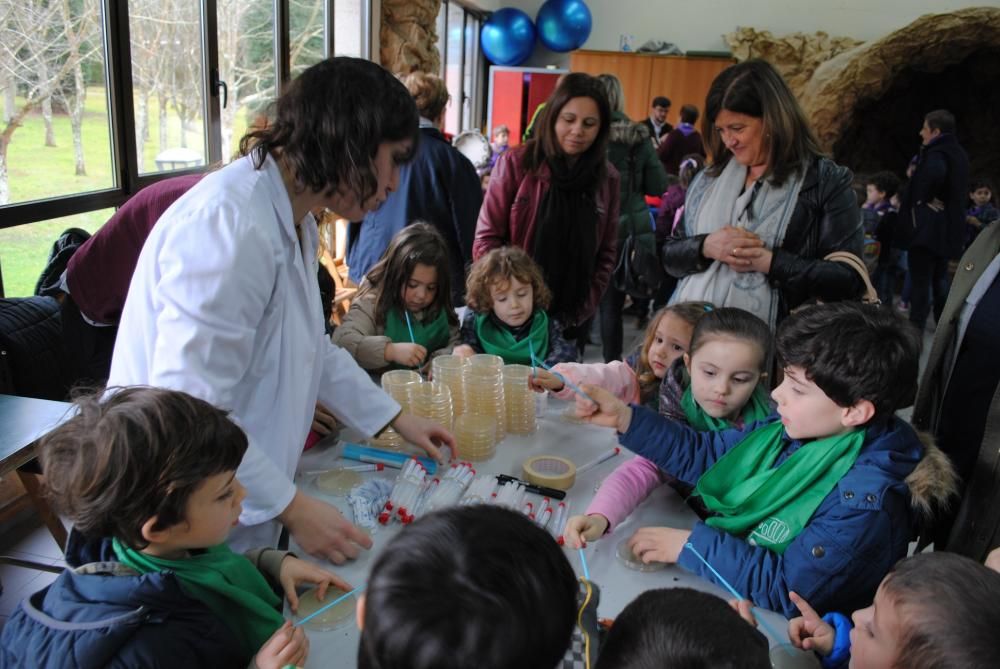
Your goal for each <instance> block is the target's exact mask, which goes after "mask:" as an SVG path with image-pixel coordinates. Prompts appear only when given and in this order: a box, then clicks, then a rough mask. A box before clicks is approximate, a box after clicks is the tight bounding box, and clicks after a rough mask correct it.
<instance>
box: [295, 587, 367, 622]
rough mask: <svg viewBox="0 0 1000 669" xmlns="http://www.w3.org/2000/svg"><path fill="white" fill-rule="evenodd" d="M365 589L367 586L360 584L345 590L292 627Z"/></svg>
mask: <svg viewBox="0 0 1000 669" xmlns="http://www.w3.org/2000/svg"><path fill="white" fill-rule="evenodd" d="M364 589H365V586H363V585H359V586H358V587H356V588H354V590H351V591H350V592H345V593H344V594H342V595H341V596H340V597H337V598H336V599H335V600H333V601H332V602H330V603H329V604H324V605H323V606H321V607H320V608H318V609H316V610H315V611H313V612H312V613H310V614H309V615H307V616H306V617H305V618H302V619H301V620H299V621H298V622H296V623H294V624H293V625H292V627H298V626H299V625H303V624H305V623H307V622H309V621H310V620H312V619H313V618H315V617H316V616H318V615H319V614H321V613H323V612H324V611H326V610H327V609H329V608H331V607H333V606H336V605H337V604H340V603H341V602H342V601H344V600H345V599H347V598H348V597H350V596H351V595H354V594H357V593H359V592H361V591H362V590H364Z"/></svg>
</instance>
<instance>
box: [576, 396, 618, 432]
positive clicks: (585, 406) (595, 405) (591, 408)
mask: <svg viewBox="0 0 1000 669" xmlns="http://www.w3.org/2000/svg"><path fill="white" fill-rule="evenodd" d="M581 390H583V392H585V393H587V395H588V396H589V397H590V400H591V401H588V400H587V399H586V398H580V399H583V401H582V402H577V404H576V415H577V416H578V417H580V418H582V419H583V420H584V421H585V422H587V423H593V424H594V425H603V426H604V427H613V428H615V429H616V430H618V431H619V432H621V433H624V432H627V431H628V426H629V425H631V424H632V407H630V406H629V405H627V404H625V403H624V402H622V401H621V400H620V399H618V398H617V397H615V396H614V395H612V394H611V393H610V392H608V391H607V390H605V389H604V388H601V387H600V386H592V385H590V384H584V386H583V388H581Z"/></svg>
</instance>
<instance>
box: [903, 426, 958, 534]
mask: <svg viewBox="0 0 1000 669" xmlns="http://www.w3.org/2000/svg"><path fill="white" fill-rule="evenodd" d="M917 437H918V438H919V439H920V442H921V443H922V444H923V445H924V457H923V458H921V460H920V462H919V463H917V466H916V468H915V469H914V470H913V471H912V472H910V475H909V476H907V477H906V485H907V487H908V488H909V489H910V505H911V506H912V507H913V510H914V512H916V513H917V515H918V516H920V517H921V518H923V519H928V518H930V517H931V516H933V515H934V514H935V513H936V512H939V511H941V510H942V509H947V508H948V507H949V506H951V503H952V502H953V501H954V500H955V499H956V498H957V496H958V474H956V473H955V467H954V466H953V465H952V464H951V459H950V458H949V457H948V456H947V455H945V453H944V451H942V450H941V449H940V448H938V447H937V445H936V444H935V443H934V436H933V435H931V434H930V433H929V432H919V431H918V432H917Z"/></svg>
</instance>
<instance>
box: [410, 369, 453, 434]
mask: <svg viewBox="0 0 1000 669" xmlns="http://www.w3.org/2000/svg"><path fill="white" fill-rule="evenodd" d="M410 406H411V408H412V409H413V414H414V415H415V416H423V417H424V418H430V419H431V420H432V421H434V422H435V423H439V424H440V425H444V426H445V427H446V428H448V429H449V430H450V429H451V426H452V420H453V418H454V412H453V409H452V401H451V389H450V388H449V387H448V386H447V385H445V384H444V383H443V382H441V381H437V380H435V381H429V382H427V383H420V384H418V385H415V386H413V388H411V389H410Z"/></svg>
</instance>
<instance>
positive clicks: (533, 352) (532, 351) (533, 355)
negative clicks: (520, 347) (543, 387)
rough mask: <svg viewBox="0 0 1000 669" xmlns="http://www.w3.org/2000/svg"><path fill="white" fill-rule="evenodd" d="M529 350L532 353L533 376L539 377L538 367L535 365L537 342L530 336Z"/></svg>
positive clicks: (534, 377)
mask: <svg viewBox="0 0 1000 669" xmlns="http://www.w3.org/2000/svg"><path fill="white" fill-rule="evenodd" d="M528 352H529V353H531V378H533V379H536V378H538V368H537V367H536V366H535V344H534V343H533V342H532V341H531V337H528Z"/></svg>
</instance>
